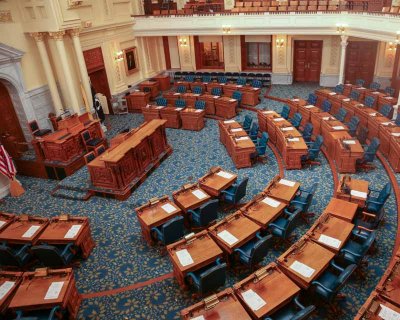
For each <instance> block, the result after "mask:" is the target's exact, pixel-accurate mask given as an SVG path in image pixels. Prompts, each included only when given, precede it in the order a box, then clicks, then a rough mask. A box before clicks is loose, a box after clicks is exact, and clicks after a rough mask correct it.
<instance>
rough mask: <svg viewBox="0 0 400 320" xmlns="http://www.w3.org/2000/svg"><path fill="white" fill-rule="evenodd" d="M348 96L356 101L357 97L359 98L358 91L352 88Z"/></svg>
mask: <svg viewBox="0 0 400 320" xmlns="http://www.w3.org/2000/svg"><path fill="white" fill-rule="evenodd" d="M349 98H350V99H351V100H354V101H358V99H359V98H360V93H359V92H358V91H355V90H353V91H352V92H351V93H350V96H349Z"/></svg>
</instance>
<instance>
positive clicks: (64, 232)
mask: <svg viewBox="0 0 400 320" xmlns="http://www.w3.org/2000/svg"><path fill="white" fill-rule="evenodd" d="M0 241H6V242H7V243H8V244H31V245H37V244H43V243H46V244H50V245H62V244H68V243H73V244H74V246H75V247H77V248H79V249H80V250H81V252H82V258H84V259H86V258H88V257H89V255H90V253H91V252H92V250H93V248H94V247H95V242H94V241H93V238H92V233H91V230H90V225H89V218H87V217H72V216H69V215H61V216H59V217H54V218H51V219H50V220H49V219H48V218H39V217H34V216H28V215H25V214H23V215H19V216H16V215H14V214H10V213H2V212H0Z"/></svg>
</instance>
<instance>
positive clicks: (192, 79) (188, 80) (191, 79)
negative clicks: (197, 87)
mask: <svg viewBox="0 0 400 320" xmlns="http://www.w3.org/2000/svg"><path fill="white" fill-rule="evenodd" d="M184 80H185V81H187V82H193V81H194V75H192V74H188V75H187V76H185V77H184Z"/></svg>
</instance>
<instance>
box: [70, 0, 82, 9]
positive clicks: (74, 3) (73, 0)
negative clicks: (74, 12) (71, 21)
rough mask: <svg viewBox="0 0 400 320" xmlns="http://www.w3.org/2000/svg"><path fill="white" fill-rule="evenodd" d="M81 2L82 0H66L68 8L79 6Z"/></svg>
mask: <svg viewBox="0 0 400 320" xmlns="http://www.w3.org/2000/svg"><path fill="white" fill-rule="evenodd" d="M82 2H83V1H82V0H68V9H72V8H76V7H79V6H80V5H81V4H82Z"/></svg>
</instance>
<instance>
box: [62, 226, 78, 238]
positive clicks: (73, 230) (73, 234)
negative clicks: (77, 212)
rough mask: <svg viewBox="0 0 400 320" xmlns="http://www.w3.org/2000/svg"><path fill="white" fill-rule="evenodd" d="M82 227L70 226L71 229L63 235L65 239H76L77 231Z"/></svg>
mask: <svg viewBox="0 0 400 320" xmlns="http://www.w3.org/2000/svg"><path fill="white" fill-rule="evenodd" d="M81 228H82V225H81V224H74V225H72V226H71V228H69V230H68V231H67V233H66V234H65V235H64V238H65V239H73V238H75V237H76V235H77V234H78V232H79V230H81Z"/></svg>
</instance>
